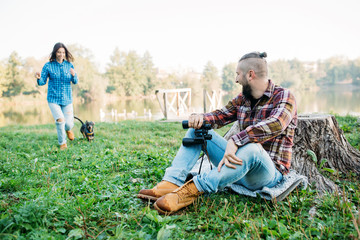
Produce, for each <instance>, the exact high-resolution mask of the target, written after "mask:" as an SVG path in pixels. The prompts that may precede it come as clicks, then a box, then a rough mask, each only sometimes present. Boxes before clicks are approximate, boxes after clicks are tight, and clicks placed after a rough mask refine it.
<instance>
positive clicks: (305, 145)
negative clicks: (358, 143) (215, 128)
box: [224, 114, 360, 193]
mask: <svg viewBox="0 0 360 240" xmlns="http://www.w3.org/2000/svg"><path fill="white" fill-rule="evenodd" d="M238 132H239V124H238V123H237V122H236V123H235V124H234V125H233V126H232V127H231V129H230V130H229V131H228V132H227V133H226V134H225V136H224V137H225V138H226V139H229V138H230V137H231V136H232V135H234V134H236V133H238ZM307 150H311V151H313V152H314V153H315V155H316V159H315V158H314V159H315V160H317V163H315V161H314V160H313V157H311V156H310V155H309V154H308V152H307ZM323 159H326V160H327V161H326V163H325V164H324V166H322V169H318V168H319V166H320V163H321V161H322V160H323ZM324 167H326V168H331V169H333V170H336V171H340V172H343V173H349V172H354V173H356V174H360V152H359V151H358V150H356V149H355V148H353V147H352V146H351V145H350V144H349V143H348V141H347V140H346V138H345V136H344V134H343V131H342V130H341V129H340V128H339V125H338V123H337V121H336V119H335V117H334V116H331V115H327V114H325V115H324V114H311V115H299V116H298V125H297V128H296V130H295V137H294V146H293V155H292V162H291V168H292V169H295V170H296V171H297V172H298V173H299V174H301V175H305V176H307V177H308V179H309V182H310V183H313V182H314V183H315V186H316V189H317V190H318V191H319V193H323V192H325V191H327V192H334V191H338V192H340V191H339V189H338V186H337V185H336V184H335V183H334V182H333V181H331V180H330V179H328V178H327V177H325V176H324V175H322V173H321V172H322V171H324Z"/></svg>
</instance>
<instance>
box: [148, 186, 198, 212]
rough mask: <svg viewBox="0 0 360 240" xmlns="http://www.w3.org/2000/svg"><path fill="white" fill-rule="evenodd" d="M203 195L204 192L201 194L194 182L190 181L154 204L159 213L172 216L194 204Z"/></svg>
mask: <svg viewBox="0 0 360 240" xmlns="http://www.w3.org/2000/svg"><path fill="white" fill-rule="evenodd" d="M201 194H202V192H199V190H198V189H197V188H196V186H195V184H194V182H193V180H190V181H188V182H186V183H185V184H184V185H182V186H181V187H179V188H178V189H176V190H174V191H173V192H171V193H168V194H166V195H165V196H163V197H161V198H159V199H158V200H157V201H156V202H155V203H154V207H155V209H156V210H158V212H159V213H162V214H167V215H170V214H173V213H174V212H176V211H178V210H180V209H181V208H184V207H187V206H189V205H190V204H192V203H193V202H194V201H195V200H196V198H197V197H198V196H199V195H201Z"/></svg>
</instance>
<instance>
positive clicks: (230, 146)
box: [218, 138, 242, 172]
mask: <svg viewBox="0 0 360 240" xmlns="http://www.w3.org/2000/svg"><path fill="white" fill-rule="evenodd" d="M238 148H239V147H238V146H237V145H236V144H235V143H234V141H233V140H232V138H230V139H229V141H228V143H227V145H226V150H225V154H224V157H223V159H222V160H221V161H220V163H219V165H218V172H220V170H221V167H222V165H224V164H225V166H227V167H229V168H233V169H236V166H235V165H233V164H231V163H234V164H238V165H242V160H241V159H240V158H238V157H237V156H236V155H235V153H236V151H237V150H238Z"/></svg>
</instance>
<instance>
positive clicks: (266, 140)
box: [138, 52, 297, 214]
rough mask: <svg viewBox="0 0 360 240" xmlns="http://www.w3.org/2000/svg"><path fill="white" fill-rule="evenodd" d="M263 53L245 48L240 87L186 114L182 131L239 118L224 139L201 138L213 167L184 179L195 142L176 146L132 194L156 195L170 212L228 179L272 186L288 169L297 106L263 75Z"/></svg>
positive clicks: (197, 150) (159, 205) (157, 204)
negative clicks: (154, 178)
mask: <svg viewBox="0 0 360 240" xmlns="http://www.w3.org/2000/svg"><path fill="white" fill-rule="evenodd" d="M266 56H267V55H266V53H259V52H251V53H248V54H245V55H244V56H243V57H242V58H241V59H240V60H239V62H238V65H237V69H236V74H237V76H236V83H239V84H240V85H242V93H240V94H239V95H238V96H237V97H235V98H234V99H232V100H231V101H229V103H228V104H227V105H226V106H224V107H223V108H222V109H218V110H215V111H213V112H210V113H205V114H191V115H190V117H189V121H188V125H189V127H190V129H189V130H188V132H187V133H186V137H187V138H194V137H195V135H194V131H195V130H194V129H199V128H201V126H202V125H203V123H204V122H206V123H210V124H211V126H212V128H220V127H222V126H224V125H226V124H229V123H231V122H234V121H236V120H237V121H239V126H240V132H239V133H238V134H236V135H234V136H232V137H231V138H230V139H229V140H228V141H227V140H225V139H224V138H223V137H222V136H220V135H218V134H217V133H216V132H215V131H213V130H210V131H209V133H210V134H211V135H212V139H211V140H207V151H208V156H209V159H210V161H211V162H212V164H213V165H214V166H217V168H214V169H212V170H211V171H209V172H206V173H201V174H199V175H197V176H194V177H193V179H191V180H190V181H188V182H186V183H185V180H186V177H187V175H188V173H189V171H190V170H191V169H192V168H193V167H194V165H195V164H196V162H197V160H198V157H199V155H200V153H201V146H200V145H192V146H183V145H182V146H181V147H180V149H179V151H178V153H177V155H176V157H175V158H174V160H173V162H172V165H171V166H170V167H169V168H167V169H166V172H165V176H164V177H163V180H162V181H161V182H160V183H158V184H157V185H156V186H155V187H154V188H152V189H142V190H141V191H140V192H139V194H138V197H139V198H143V199H149V200H156V202H155V204H154V207H155V208H156V209H157V210H158V212H159V213H163V214H172V213H174V212H176V211H178V210H180V209H181V208H184V207H186V206H188V205H190V204H192V203H193V202H194V201H195V199H196V198H197V197H198V196H199V195H201V194H202V193H204V192H206V193H216V192H217V191H218V190H219V189H223V188H224V187H226V186H228V185H230V184H234V183H235V184H241V185H243V186H245V187H246V188H248V189H250V190H258V189H262V188H263V187H265V186H266V187H270V188H271V187H273V186H275V185H276V184H278V183H279V182H280V181H281V180H282V178H283V175H284V174H287V173H288V172H289V168H290V163H291V154H292V145H293V138H294V132H295V128H296V124H297V108H296V102H295V97H294V95H293V94H292V93H291V92H290V91H289V90H288V89H284V88H282V87H279V86H277V85H275V84H274V83H273V82H272V81H271V80H270V79H268V78H267V74H268V69H267V62H266V60H265V57H266Z"/></svg>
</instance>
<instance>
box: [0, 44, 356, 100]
mask: <svg viewBox="0 0 360 240" xmlns="http://www.w3.org/2000/svg"><path fill="white" fill-rule="evenodd" d="M69 49H70V51H71V52H72V54H73V56H74V57H75V62H74V66H75V69H76V71H77V73H78V76H79V83H78V84H77V85H75V86H74V87H73V90H74V96H75V97H78V98H81V99H82V100H83V101H85V102H89V101H93V100H96V99H99V98H102V97H104V96H105V95H112V96H119V97H124V96H147V95H150V94H153V93H154V91H155V90H156V89H161V88H185V87H186V88H192V89H193V91H194V92H195V93H200V92H201V91H202V89H203V88H205V89H208V90H215V89H219V88H221V89H223V90H224V91H227V92H232V91H234V90H236V89H238V88H237V87H236V85H235V69H236V62H234V63H229V64H226V65H225V66H224V67H223V68H222V70H221V73H219V70H218V69H217V68H216V67H215V65H214V64H213V63H212V62H210V61H209V62H207V63H206V64H205V66H204V70H203V72H202V73H196V72H193V71H182V72H181V73H180V72H179V73H167V72H165V71H162V70H161V69H157V68H155V67H154V63H153V61H152V57H151V55H150V54H149V53H148V52H145V53H144V54H143V55H139V54H138V53H136V52H135V51H129V52H121V51H120V50H119V49H118V48H116V49H115V50H114V52H113V54H112V56H110V63H109V64H108V66H107V67H106V69H105V73H101V72H100V71H99V69H98V68H97V66H96V63H95V61H94V58H93V56H92V54H91V51H90V50H89V49H86V48H84V47H82V46H79V45H70V46H69ZM47 61H48V58H43V59H40V60H39V59H35V58H33V57H28V58H26V59H22V58H21V57H20V56H19V55H18V54H17V53H16V52H13V53H11V55H10V56H9V57H8V58H7V59H5V60H3V61H1V62H0V97H3V98H12V97H16V96H20V95H30V96H33V97H37V96H38V95H44V94H46V91H47V87H39V86H37V84H36V80H35V78H34V74H35V72H37V71H39V72H40V71H41V69H42V67H43V65H44V64H45V62H47ZM269 77H270V78H271V79H273V81H274V82H275V83H277V84H279V85H282V86H284V87H288V88H294V89H314V88H317V87H319V86H326V85H328V86H330V85H336V84H343V83H349V84H350V83H351V84H354V85H360V58H357V59H355V60H349V59H347V58H345V57H332V58H329V59H325V60H321V61H320V60H319V61H317V62H301V61H299V60H297V59H293V60H277V61H272V62H269Z"/></svg>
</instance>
